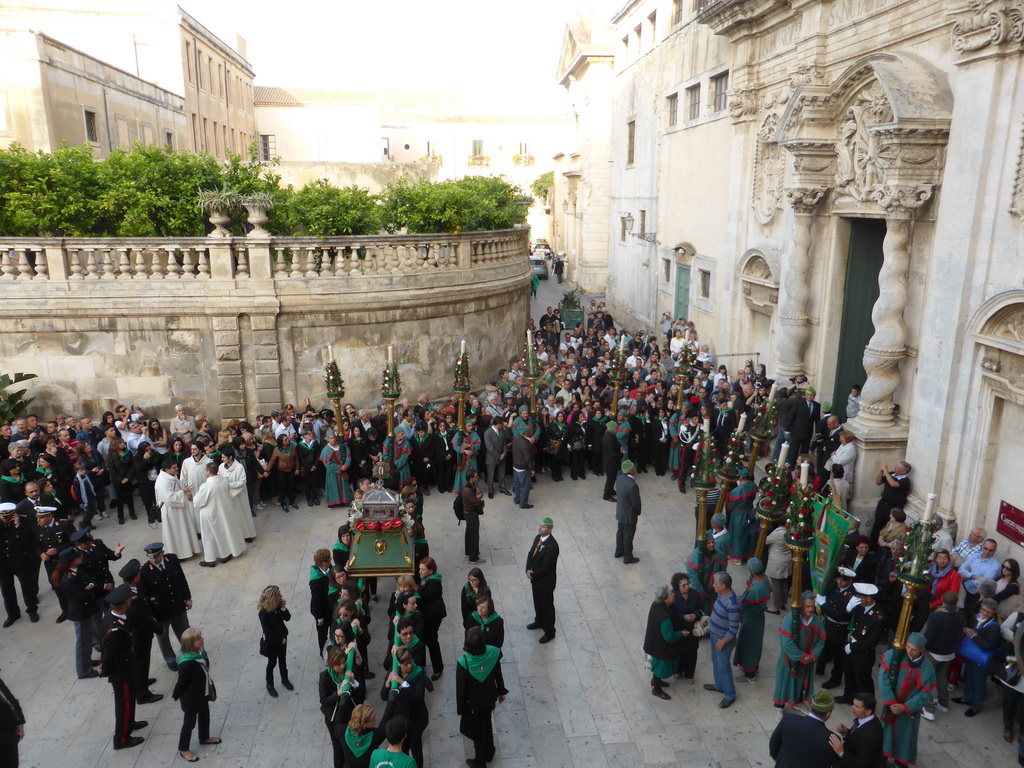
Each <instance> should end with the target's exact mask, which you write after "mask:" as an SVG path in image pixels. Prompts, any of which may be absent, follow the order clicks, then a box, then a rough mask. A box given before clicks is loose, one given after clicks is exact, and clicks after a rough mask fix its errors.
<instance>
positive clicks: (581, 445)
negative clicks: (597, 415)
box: [566, 404, 587, 480]
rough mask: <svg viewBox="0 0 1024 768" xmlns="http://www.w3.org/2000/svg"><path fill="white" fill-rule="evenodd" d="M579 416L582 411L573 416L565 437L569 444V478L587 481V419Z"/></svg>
mask: <svg viewBox="0 0 1024 768" xmlns="http://www.w3.org/2000/svg"><path fill="white" fill-rule="evenodd" d="M574 406H575V404H574ZM581 414H582V411H579V412H577V413H575V414H573V415H574V417H575V418H573V420H572V424H570V425H569V430H568V435H567V436H566V440H567V441H568V443H569V449H568V450H569V476H570V477H571V478H572V479H573V480H586V479H587V419H586V416H585V415H581Z"/></svg>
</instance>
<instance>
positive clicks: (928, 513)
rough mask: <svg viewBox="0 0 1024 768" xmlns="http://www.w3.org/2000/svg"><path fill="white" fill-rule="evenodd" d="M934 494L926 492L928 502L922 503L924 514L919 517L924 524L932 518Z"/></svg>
mask: <svg viewBox="0 0 1024 768" xmlns="http://www.w3.org/2000/svg"><path fill="white" fill-rule="evenodd" d="M935 496H936V495H935V494H934V493H929V494H928V503H927V504H925V505H924V516H923V517H922V518H921V522H922V523H925V524H926V525H927V524H928V523H930V522H931V520H932V508H933V507H934V506H935Z"/></svg>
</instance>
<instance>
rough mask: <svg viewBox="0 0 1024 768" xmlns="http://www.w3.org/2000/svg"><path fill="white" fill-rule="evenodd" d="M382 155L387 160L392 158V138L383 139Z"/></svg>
mask: <svg viewBox="0 0 1024 768" xmlns="http://www.w3.org/2000/svg"><path fill="white" fill-rule="evenodd" d="M381 156H382V157H383V158H384V159H385V160H390V159H391V139H387V138H384V139H381Z"/></svg>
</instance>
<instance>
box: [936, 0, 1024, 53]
mask: <svg viewBox="0 0 1024 768" xmlns="http://www.w3.org/2000/svg"><path fill="white" fill-rule="evenodd" d="M992 6H996V7H992ZM963 13H966V14H967V15H966V16H964V17H963V18H961V19H960V20H959V21H957V22H956V23H955V24H954V25H953V49H954V50H956V51H958V52H959V53H960V55H961V56H969V55H970V54H972V53H974V52H976V51H980V50H982V49H984V48H988V47H990V46H1000V45H1003V44H1006V43H1009V44H1020V43H1021V42H1024V9H1022V8H1021V6H1020V5H1009V6H1008V5H1007V4H1006V3H1004V2H1001V0H968V2H967V10H966V11H964V12H963Z"/></svg>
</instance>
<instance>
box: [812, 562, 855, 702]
mask: <svg viewBox="0 0 1024 768" xmlns="http://www.w3.org/2000/svg"><path fill="white" fill-rule="evenodd" d="M856 575H857V574H856V573H854V571H853V569H852V568H847V567H846V566H840V568H839V570H838V571H837V572H836V583H835V584H834V585H833V587H832V589H830V590H829V592H828V594H827V595H818V598H817V600H818V605H820V606H821V615H822V618H823V619H824V620H825V648H824V650H823V651H822V652H821V656H819V657H818V664H817V669H816V670H815V671H816V673H817V674H819V675H823V674H825V665H826V664H828V662H829V661H831V662H832V674H831V675H829V678H828V680H826V681H825V682H824V683H823V684H822V687H823V688H836V687H838V686H839V685H840V684H841V683H842V681H843V669H844V668H845V666H846V652H845V651H844V650H843V646H845V645H846V641H847V638H848V637H849V635H850V610H851V606H850V600H851V598H854V597H855V595H854V593H853V579H854V577H855V576H856Z"/></svg>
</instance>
